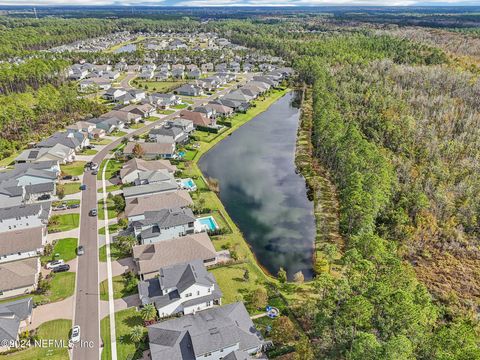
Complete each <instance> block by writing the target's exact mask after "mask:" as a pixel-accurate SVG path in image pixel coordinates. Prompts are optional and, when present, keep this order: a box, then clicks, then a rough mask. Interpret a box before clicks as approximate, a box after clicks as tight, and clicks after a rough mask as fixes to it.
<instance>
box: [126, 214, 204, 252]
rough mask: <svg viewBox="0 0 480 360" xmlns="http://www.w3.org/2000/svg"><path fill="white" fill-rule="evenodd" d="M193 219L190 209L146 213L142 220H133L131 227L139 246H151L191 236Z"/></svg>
mask: <svg viewBox="0 0 480 360" xmlns="http://www.w3.org/2000/svg"><path fill="white" fill-rule="evenodd" d="M194 226H195V217H194V215H193V212H192V210H191V209H190V208H181V209H161V210H158V211H147V212H145V213H144V219H141V220H135V221H134V222H132V223H131V227H132V229H133V232H134V234H135V236H136V237H137V238H138V239H139V240H140V243H141V244H152V243H155V242H159V241H165V240H169V239H173V238H176V237H181V236H185V235H187V234H193V232H194V231H195V228H194Z"/></svg>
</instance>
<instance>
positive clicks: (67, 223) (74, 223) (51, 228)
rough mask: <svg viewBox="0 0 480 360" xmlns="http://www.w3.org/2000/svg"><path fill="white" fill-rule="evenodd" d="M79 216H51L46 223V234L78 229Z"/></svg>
mask: <svg viewBox="0 0 480 360" xmlns="http://www.w3.org/2000/svg"><path fill="white" fill-rule="evenodd" d="M79 219H80V214H62V215H53V216H52V217H50V220H49V221H48V232H49V233H55V232H61V231H68V230H72V229H75V228H77V227H78V222H79Z"/></svg>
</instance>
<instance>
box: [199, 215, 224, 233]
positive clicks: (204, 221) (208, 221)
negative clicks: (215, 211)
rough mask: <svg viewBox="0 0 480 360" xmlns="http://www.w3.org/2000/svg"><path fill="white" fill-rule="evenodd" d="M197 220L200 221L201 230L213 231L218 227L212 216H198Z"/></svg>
mask: <svg viewBox="0 0 480 360" xmlns="http://www.w3.org/2000/svg"><path fill="white" fill-rule="evenodd" d="M197 221H198V222H199V223H200V226H201V228H202V230H203V231H215V230H217V229H218V228H219V227H218V225H217V222H216V221H215V219H214V218H213V216H206V217H203V218H198V219H197Z"/></svg>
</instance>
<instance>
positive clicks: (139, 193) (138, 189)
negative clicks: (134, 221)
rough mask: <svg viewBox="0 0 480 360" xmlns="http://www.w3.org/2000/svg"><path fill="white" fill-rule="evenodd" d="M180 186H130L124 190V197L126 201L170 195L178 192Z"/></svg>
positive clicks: (161, 183) (167, 183) (163, 183)
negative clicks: (164, 194) (163, 194)
mask: <svg viewBox="0 0 480 360" xmlns="http://www.w3.org/2000/svg"><path fill="white" fill-rule="evenodd" d="M177 190H178V185H177V184H176V183H175V182H174V181H171V182H156V183H153V184H146V185H138V186H129V187H126V188H124V189H123V196H124V198H125V201H127V200H128V199H132V198H139V197H143V196H152V195H155V194H160V193H168V192H172V191H177Z"/></svg>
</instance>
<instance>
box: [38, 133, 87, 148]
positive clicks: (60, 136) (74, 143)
mask: <svg viewBox="0 0 480 360" xmlns="http://www.w3.org/2000/svg"><path fill="white" fill-rule="evenodd" d="M57 144H62V145H64V146H66V147H68V148H70V149H72V150H74V151H80V150H81V149H83V148H85V147H86V146H88V145H89V144H90V140H89V139H88V136H87V135H85V134H81V133H67V132H56V133H54V134H53V135H51V136H50V137H48V138H47V139H45V140H43V141H40V142H39V143H37V145H36V147H37V148H52V147H54V146H55V145H57Z"/></svg>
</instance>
